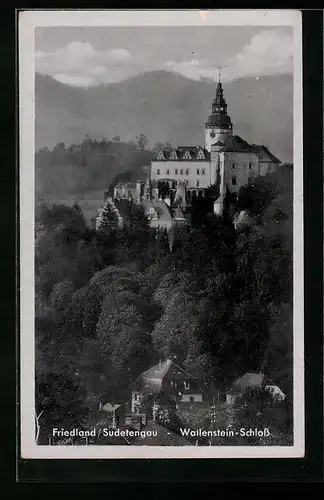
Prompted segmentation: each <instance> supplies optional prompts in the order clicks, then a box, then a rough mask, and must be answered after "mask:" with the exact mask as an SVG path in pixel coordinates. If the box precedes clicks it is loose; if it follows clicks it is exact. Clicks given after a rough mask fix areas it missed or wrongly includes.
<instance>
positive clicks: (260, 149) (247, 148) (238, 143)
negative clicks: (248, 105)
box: [212, 135, 280, 163]
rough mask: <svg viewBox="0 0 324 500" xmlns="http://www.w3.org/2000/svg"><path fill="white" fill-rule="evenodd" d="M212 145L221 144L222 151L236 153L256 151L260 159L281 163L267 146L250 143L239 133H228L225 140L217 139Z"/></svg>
mask: <svg viewBox="0 0 324 500" xmlns="http://www.w3.org/2000/svg"><path fill="white" fill-rule="evenodd" d="M212 146H220V151H223V152H236V153H254V154H256V155H257V156H258V157H259V161H261V162H262V161H265V162H273V163H280V160H278V158H276V157H275V156H274V155H273V154H272V153H271V151H269V149H268V148H267V147H266V146H263V145H258V144H249V143H248V142H246V141H245V140H244V139H242V137H240V136H239V135H228V136H227V137H226V139H225V142H224V143H222V142H221V141H217V142H216V143H215V144H212Z"/></svg>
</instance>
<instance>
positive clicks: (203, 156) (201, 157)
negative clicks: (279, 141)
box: [197, 150, 205, 160]
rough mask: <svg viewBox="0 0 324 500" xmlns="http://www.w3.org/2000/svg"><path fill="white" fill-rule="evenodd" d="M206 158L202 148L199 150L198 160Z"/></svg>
mask: <svg viewBox="0 0 324 500" xmlns="http://www.w3.org/2000/svg"><path fill="white" fill-rule="evenodd" d="M204 159H205V155H204V153H203V151H202V150H200V151H199V153H198V154H197V160H204Z"/></svg>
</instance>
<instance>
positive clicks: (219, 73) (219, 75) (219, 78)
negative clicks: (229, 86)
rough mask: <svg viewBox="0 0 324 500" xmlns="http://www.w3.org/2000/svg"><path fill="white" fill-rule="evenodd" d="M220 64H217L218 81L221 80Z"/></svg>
mask: <svg viewBox="0 0 324 500" xmlns="http://www.w3.org/2000/svg"><path fill="white" fill-rule="evenodd" d="M221 69H222V68H221V66H218V82H219V83H220V81H221Z"/></svg>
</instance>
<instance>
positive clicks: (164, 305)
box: [35, 167, 293, 444]
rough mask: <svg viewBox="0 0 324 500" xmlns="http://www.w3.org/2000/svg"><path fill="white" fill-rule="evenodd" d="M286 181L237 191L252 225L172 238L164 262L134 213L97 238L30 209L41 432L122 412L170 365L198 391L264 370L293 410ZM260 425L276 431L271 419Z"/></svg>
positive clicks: (285, 175) (67, 214)
mask: <svg viewBox="0 0 324 500" xmlns="http://www.w3.org/2000/svg"><path fill="white" fill-rule="evenodd" d="M292 178H293V175H292V169H290V168H286V167H283V168H280V169H278V171H277V173H276V174H275V175H272V176H268V177H264V178H259V179H257V180H256V181H255V184H254V186H249V187H246V188H241V190H240V194H239V205H240V207H239V208H245V209H248V210H249V211H250V214H251V217H252V219H251V225H250V226H248V227H245V228H242V229H240V230H237V231H235V229H234V227H233V224H232V223H231V221H230V220H229V219H227V218H224V219H222V218H219V217H217V216H215V215H213V214H211V215H210V216H209V217H208V218H207V219H206V223H205V225H204V227H201V226H199V225H193V226H191V227H187V228H186V229H184V230H183V231H179V232H178V233H176V236H175V241H174V245H173V248H172V251H171V252H170V248H169V244H168V239H167V235H166V234H165V233H164V232H163V231H162V232H161V231H157V230H153V229H151V228H150V227H149V225H148V221H147V219H146V218H145V216H144V214H143V213H142V211H141V209H140V207H139V206H137V205H135V204H134V218H133V219H132V222H131V224H130V226H127V227H124V228H123V229H118V227H117V225H113V224H110V225H107V226H106V227H103V230H102V231H101V232H95V231H92V230H90V229H89V228H87V226H86V224H85V221H84V218H83V214H82V212H81V211H80V209H79V207H78V206H75V207H72V208H69V207H66V206H63V205H54V206H47V205H46V204H41V205H40V206H38V207H37V214H36V241H35V248H36V260H35V271H36V288H35V298H36V375H37V376H36V403H37V404H36V407H37V414H42V419H43V420H42V422H43V424H42V425H43V428H44V429H47V430H48V429H49V430H50V431H51V430H52V428H53V427H55V426H56V427H67V428H68V427H73V426H79V427H80V426H81V425H83V423H84V422H85V421H86V419H87V418H88V417H89V412H90V414H91V411H92V409H93V408H98V404H99V401H101V402H106V401H120V402H125V401H129V398H130V387H131V385H132V383H133V382H134V381H135V380H136V378H137V377H138V375H139V374H140V373H141V372H143V371H144V370H146V369H148V368H149V367H150V366H152V364H154V363H155V362H157V360H158V359H161V358H162V359H165V358H167V357H171V358H172V357H174V356H176V357H177V360H178V362H179V363H180V364H182V365H183V366H184V368H185V369H186V370H188V371H189V372H191V373H194V374H196V375H197V376H198V378H199V380H200V383H201V385H202V387H203V388H204V390H205V389H206V391H208V389H209V388H210V387H211V386H215V387H228V385H229V384H231V383H232V382H233V381H234V380H236V379H237V378H238V377H240V376H242V375H243V374H244V373H246V372H258V371H260V370H261V369H262V370H263V371H265V372H266V373H267V375H268V376H269V377H270V378H271V379H272V380H274V381H275V383H277V384H279V386H280V388H281V389H282V390H283V391H284V392H285V394H286V395H287V400H288V401H291V397H292V392H291V391H292V367H293V364H292V353H293V349H292V346H293V337H292V334H293V332H292V269H293V268H292V263H293V254H292V208H293V203H292V192H293V191H292V185H293V183H292ZM136 207H137V208H136ZM72 395H73V397H72ZM272 409H273V403H272V404H271V410H272ZM60 411H61V413H60ZM258 411H259V410H258ZM260 411H263V410H262V408H261V410H260ZM253 418H254V417H253ZM255 418H257V421H258V422H260V418H259V416H257V417H255ZM255 421H256V420H253V419H252V421H251V417H250V421H249V424H248V425H247V426H248V427H249V426H250V427H252V426H254V425H255ZM239 425H241V423H239ZM267 425H268V424H267ZM269 425H270V426H276V425H277V424H276V421H275V413H274V412H273V411H270V421H269ZM50 431H49V432H50ZM280 432H281V431H280ZM273 436H274V433H273ZM279 444H283V442H282V441H281V442H280V443H279Z"/></svg>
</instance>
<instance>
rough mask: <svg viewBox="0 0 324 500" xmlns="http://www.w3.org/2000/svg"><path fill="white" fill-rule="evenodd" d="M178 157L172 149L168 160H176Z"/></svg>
mask: <svg viewBox="0 0 324 500" xmlns="http://www.w3.org/2000/svg"><path fill="white" fill-rule="evenodd" d="M177 159H178V157H177V153H176V152H175V151H172V153H171V155H170V160H177Z"/></svg>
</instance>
